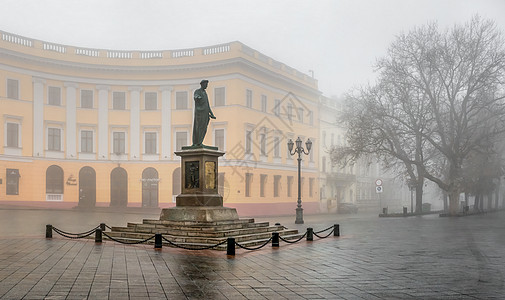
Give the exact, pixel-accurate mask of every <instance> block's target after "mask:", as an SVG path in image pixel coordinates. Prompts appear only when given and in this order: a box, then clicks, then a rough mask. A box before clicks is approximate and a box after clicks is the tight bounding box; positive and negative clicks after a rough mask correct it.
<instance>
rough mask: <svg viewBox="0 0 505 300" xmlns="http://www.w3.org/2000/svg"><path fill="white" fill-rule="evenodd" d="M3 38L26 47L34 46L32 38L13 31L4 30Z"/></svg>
mask: <svg viewBox="0 0 505 300" xmlns="http://www.w3.org/2000/svg"><path fill="white" fill-rule="evenodd" d="M2 40H4V41H6V42H9V43H13V44H18V45H23V46H26V47H33V40H32V39H29V38H25V37H23V36H19V35H15V34H12V33H7V32H2Z"/></svg>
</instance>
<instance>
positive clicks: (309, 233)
mask: <svg viewBox="0 0 505 300" xmlns="http://www.w3.org/2000/svg"><path fill="white" fill-rule="evenodd" d="M313 240H314V229H312V228H310V227H309V228H307V241H313Z"/></svg>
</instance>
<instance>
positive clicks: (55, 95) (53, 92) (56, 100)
mask: <svg viewBox="0 0 505 300" xmlns="http://www.w3.org/2000/svg"><path fill="white" fill-rule="evenodd" d="M47 98H48V100H47V103H48V104H49V105H58V106H59V105H61V89H60V88H59V87H55V86H50V87H49V88H48V94H47Z"/></svg>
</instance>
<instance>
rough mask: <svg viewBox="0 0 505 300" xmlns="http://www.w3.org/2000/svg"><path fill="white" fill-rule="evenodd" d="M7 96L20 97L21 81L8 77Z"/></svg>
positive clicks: (11, 97)
mask: <svg viewBox="0 0 505 300" xmlns="http://www.w3.org/2000/svg"><path fill="white" fill-rule="evenodd" d="M7 98H10V99H19V81H18V80H16V79H7Z"/></svg>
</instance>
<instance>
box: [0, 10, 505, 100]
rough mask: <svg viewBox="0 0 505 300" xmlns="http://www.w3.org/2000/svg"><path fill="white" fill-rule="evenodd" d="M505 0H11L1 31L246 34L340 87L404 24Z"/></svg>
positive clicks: (447, 18)
mask: <svg viewBox="0 0 505 300" xmlns="http://www.w3.org/2000/svg"><path fill="white" fill-rule="evenodd" d="M504 11H505V2H504V1H500V0H484V1H472V0H464V1H461V0H450V1H438V0H417V1H404V0H387V1H363V0H359V1H354V0H339V1H332V0H322V1H317V3H314V2H312V1H299V0H298V1H287V0H282V1H268V0H260V1H254V2H247V1H233V0H226V1H201V0H198V1H182V0H179V1H163V0H150V1H135V0H108V1H101V0H87V1H67V0H48V1H36V0H4V1H2V9H1V10H0V30H4V31H7V32H11V33H14V34H18V35H22V36H27V37H30V38H34V39H39V40H44V41H49V42H53V43H58V44H67V45H74V46H80V47H89V48H99V49H115V50H132V49H136V50H171V49H184V48H194V47H202V46H210V45H215V44H221V43H228V42H231V41H236V40H238V41H240V42H242V43H244V44H246V45H248V46H249V47H251V48H253V49H256V50H258V51H259V52H261V53H263V54H265V55H267V56H270V57H272V58H273V59H275V60H278V61H280V62H282V63H285V64H287V65H288V66H291V67H293V68H295V69H297V70H298V71H300V72H302V73H305V74H308V75H312V74H313V76H314V77H315V78H316V79H317V80H318V81H319V89H320V90H321V91H322V92H323V94H325V95H328V96H331V95H340V94H342V93H344V92H345V91H347V90H348V89H349V88H352V87H354V86H356V85H361V84H364V83H367V82H369V81H371V80H373V78H374V72H373V67H372V64H373V63H374V62H375V59H376V58H377V57H379V56H381V55H383V54H384V53H385V51H386V48H387V46H388V45H389V44H390V43H391V41H392V40H393V39H394V37H395V35H397V34H398V33H400V32H401V31H407V30H410V29H411V28H413V27H414V26H419V25H423V24H426V23H427V22H430V21H437V22H438V23H439V24H440V25H441V26H452V25H453V24H454V23H457V22H466V21H468V20H469V19H470V18H471V16H473V15H474V14H479V15H481V16H482V17H484V18H490V19H493V20H495V21H496V22H497V24H498V26H499V27H501V28H505V18H503V12H504Z"/></svg>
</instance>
